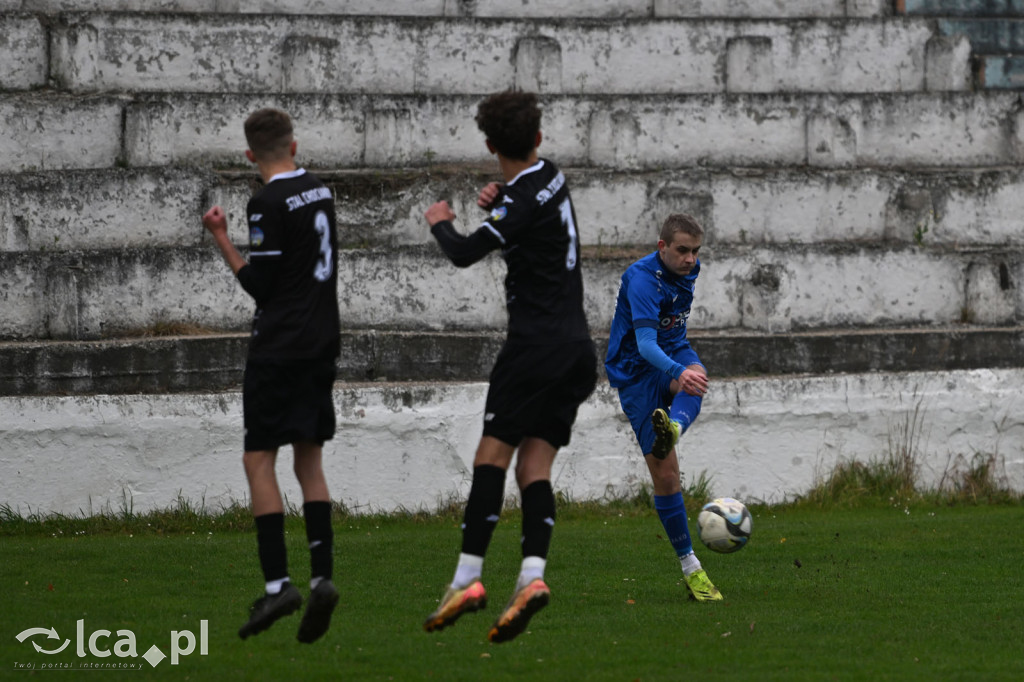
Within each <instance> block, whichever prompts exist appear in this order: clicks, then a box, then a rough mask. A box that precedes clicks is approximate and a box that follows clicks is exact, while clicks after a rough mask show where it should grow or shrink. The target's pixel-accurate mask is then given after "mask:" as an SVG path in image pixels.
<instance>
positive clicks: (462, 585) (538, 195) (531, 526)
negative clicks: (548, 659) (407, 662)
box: [424, 90, 597, 642]
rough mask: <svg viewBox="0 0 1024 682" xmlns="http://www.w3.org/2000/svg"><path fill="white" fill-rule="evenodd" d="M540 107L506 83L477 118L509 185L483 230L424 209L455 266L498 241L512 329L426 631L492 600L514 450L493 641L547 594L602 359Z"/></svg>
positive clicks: (493, 201)
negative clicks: (574, 444)
mask: <svg viewBox="0 0 1024 682" xmlns="http://www.w3.org/2000/svg"><path fill="white" fill-rule="evenodd" d="M540 119H541V111H540V109H539V107H538V106H537V97H536V96H535V95H533V94H532V93H524V92H516V91H511V90H510V91H506V92H502V93H498V94H496V95H492V96H490V97H488V98H487V99H486V100H484V101H483V102H482V103H481V104H480V106H479V109H478V111H477V115H476V121H477V125H478V126H479V128H480V130H481V131H482V132H483V133H484V135H485V136H486V138H487V148H488V150H490V152H491V153H492V154H496V155H497V157H498V163H499V166H500V167H501V172H502V175H503V177H504V180H505V183H504V184H499V183H490V184H488V185H487V186H485V187H484V188H483V189H482V190H481V191H480V196H479V198H478V199H477V204H478V205H479V206H480V207H481V208H483V209H484V210H486V211H488V212H489V215H488V216H487V218H486V219H485V220H484V221H483V224H482V225H480V227H479V228H477V229H476V231H474V232H472V233H471V234H469V235H465V236H464V235H462V234H460V233H458V232H457V231H456V230H455V228H454V226H453V225H452V222H451V221H452V220H454V219H455V214H454V213H453V212H452V210H451V208H450V207H449V206H448V203H447V202H446V201H440V202H438V203H436V204H434V205H433V206H431V207H430V208H429V209H428V210H427V212H426V214H425V216H426V219H427V222H428V223H429V224H430V231H431V233H432V234H433V235H434V238H435V239H437V242H438V244H439V245H440V246H441V249H442V250H443V251H444V253H445V254H446V255H447V256H448V258H449V259H451V261H452V262H453V263H454V264H455V265H457V266H459V267H467V266H469V265H472V264H473V263H475V262H477V261H479V260H480V259H481V258H483V257H484V256H486V255H487V254H488V253H490V252H491V251H493V250H495V249H501V253H502V257H503V258H504V259H505V263H506V265H507V267H508V274H507V276H506V277H505V290H506V302H507V306H508V337H507V339H506V341H505V345H504V347H503V348H502V349H501V351H500V352H499V353H498V358H497V360H496V361H495V364H494V368H493V369H492V371H491V377H490V387H489V390H488V392H487V401H486V405H485V408H484V429H483V437H482V438H481V439H480V445H479V446H478V447H477V451H476V456H475V457H474V460H473V482H472V485H471V487H470V491H469V499H468V500H467V502H466V509H465V512H464V517H463V527H462V528H463V530H462V552H461V554H460V555H459V561H458V566H457V567H456V570H455V577H454V578H453V580H452V582H451V585H450V586H449V588H448V590H447V592H446V593H445V595H444V597H443V598H442V600H441V603H440V605H439V606H438V608H437V610H436V611H434V613H432V614H430V616H429V617H428V618H427V620H426V622H425V623H424V628H425V629H426V630H427V631H428V632H432V631H434V630H439V629H441V628H444V627H446V626H448V625H451V624H452V623H454V622H455V621H456V620H457V619H458V618H459V617H460V616H461V615H462V614H463V613H468V612H471V611H476V610H478V609H481V608H483V607H484V606H486V604H487V593H486V591H485V590H484V587H483V584H482V583H481V582H480V576H481V574H482V568H483V561H484V555H485V553H486V552H487V546H488V544H489V543H490V540H491V535H492V533H493V531H494V527H495V525H496V524H497V522H498V516H499V514H500V513H501V508H502V498H503V493H504V488H505V473H506V471H507V470H508V468H509V466H510V464H511V462H512V457H513V455H514V454H515V453H516V452H517V450H518V458H517V460H516V469H515V474H516V483H517V484H518V486H519V490H520V492H521V498H522V513H523V529H522V551H523V561H522V568H521V569H520V573H519V577H518V580H517V582H516V586H515V590H514V593H513V595H512V598H511V599H510V600H509V602H508V605H507V606H506V607H505V610H504V611H503V612H502V613H501V614H500V615H499V616H498V619H497V620H496V621H495V622H494V625H493V626H491V629H490V631H489V632H488V635H487V636H488V639H489V640H490V641H492V642H504V641H508V640H510V639H512V638H514V637H516V636H517V635H518V634H520V633H521V632H522V631H523V630H524V629H525V628H526V625H527V623H528V622H529V620H530V617H531V616H532V615H533V614H534V613H536V612H537V611H538V610H539V609H541V608H543V607H544V606H545V605H547V603H548V600H549V599H550V590H549V589H548V586H547V585H546V584H545V582H544V567H545V564H546V562H547V555H548V546H549V545H550V542H551V534H552V530H553V527H554V524H555V495H554V491H553V490H552V487H551V465H552V463H553V461H554V459H555V454H556V453H557V451H558V448H560V447H562V446H564V445H567V444H568V443H569V436H570V432H571V430H572V425H573V422H575V420H576V411H577V409H578V408H579V406H580V404H581V403H582V402H583V401H584V400H586V398H587V396H589V395H590V393H591V391H593V389H594V385H595V383H596V380H597V369H596V366H597V356H596V353H595V350H594V343H593V341H592V340H591V338H590V332H589V330H588V327H587V318H586V315H585V313H584V310H583V279H582V276H581V274H580V246H579V237H578V234H577V230H576V215H575V213H574V211H573V206H572V200H571V199H570V197H569V189H568V187H567V186H566V183H565V176H564V175H562V173H561V171H559V170H558V168H557V167H556V166H555V164H553V163H551V161H548V160H547V159H541V158H538V156H537V147H538V145H540V142H541V132H540Z"/></svg>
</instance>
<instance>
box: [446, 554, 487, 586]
mask: <svg viewBox="0 0 1024 682" xmlns="http://www.w3.org/2000/svg"><path fill="white" fill-rule="evenodd" d="M483 570H484V558H483V557H482V556H476V555H474V554H459V565H458V566H456V567H455V577H454V578H452V587H454V588H455V589H457V590H461V589H462V588H463V587H469V586H470V585H471V584H472V582H473V581H474V580H480V576H481V575H482V574H483Z"/></svg>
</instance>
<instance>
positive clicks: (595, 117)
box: [0, 91, 1024, 172]
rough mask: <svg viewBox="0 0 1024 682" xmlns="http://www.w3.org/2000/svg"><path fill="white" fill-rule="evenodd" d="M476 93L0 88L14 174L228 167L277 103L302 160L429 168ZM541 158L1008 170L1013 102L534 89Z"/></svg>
mask: <svg viewBox="0 0 1024 682" xmlns="http://www.w3.org/2000/svg"><path fill="white" fill-rule="evenodd" d="M480 99H481V98H480V97H479V96H472V97H470V96H464V95H456V96H450V97H414V96H394V97H366V96H354V95H350V96H331V95H290V96H284V95H282V96H266V95H259V96H257V95H213V94H173V93H171V94H147V95H138V96H135V97H114V96H92V97H72V96H69V95H66V94H52V93H30V94H26V93H13V94H12V93H3V94H0V120H3V121H5V122H6V124H7V126H8V128H10V129H12V130H20V131H23V133H22V134H20V135H16V136H7V137H6V138H4V139H3V140H0V155H2V156H3V157H4V158H6V159H8V165H7V169H8V170H9V171H13V172H27V171H32V170H61V169H74V168H112V167H118V166H128V167H148V166H165V165H182V164H197V165H201V166H202V165H211V164H213V165H226V164H237V165H241V164H242V163H243V162H244V157H243V156H242V153H241V150H242V149H243V148H244V139H243V135H242V123H243V122H244V120H245V118H246V117H247V116H248V115H249V114H250V113H251V112H252V111H254V110H256V109H258V108H260V107H262V106H279V107H281V108H284V109H286V110H288V111H289V112H290V113H291V114H292V115H293V117H294V118H295V120H296V124H297V126H298V132H297V139H298V140H299V145H300V147H299V148H300V150H302V153H303V161H304V163H308V164H310V165H311V166H314V167H316V166H323V167H380V168H401V167H429V166H431V165H433V164H437V163H457V164H462V163H487V162H490V161H491V159H490V157H489V154H488V153H487V150H486V148H485V146H484V144H483V141H482V139H481V135H480V132H479V131H478V130H477V128H476V124H475V122H474V120H473V117H474V115H475V111H476V107H477V105H478V103H479V101H480ZM543 106H544V123H543V128H544V133H545V138H544V142H543V143H542V152H543V153H545V154H548V155H550V156H551V157H552V158H554V159H558V160H559V163H560V164H561V165H563V166H567V167H568V166H585V167H596V168H613V169H619V170H664V169H669V168H688V167H693V166H699V167H718V168H721V167H733V166H767V167H793V166H803V165H807V166H810V167H813V168H935V167H944V168H947V169H953V168H964V167H978V166H1007V165H1019V164H1020V162H1021V161H1022V160H1024V111H1022V110H1021V109H1020V107H1019V104H1018V101H1017V96H1016V94H1015V93H1012V92H1000V91H983V92H976V93H944V94H915V95H905V94H899V95H896V94H887V95H886V94H881V95H879V94H875V95H849V96H839V95H770V94H768V95H765V94H746V95H722V94H718V95H680V96H636V97H617V96H609V97H567V96H550V97H544V98H543Z"/></svg>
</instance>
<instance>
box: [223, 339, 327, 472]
mask: <svg viewBox="0 0 1024 682" xmlns="http://www.w3.org/2000/svg"><path fill="white" fill-rule="evenodd" d="M336 376H337V369H336V368H335V365H334V360H333V358H331V359H317V360H289V361H282V362H279V363H265V362H259V361H250V362H247V363H246V365H245V379H244V381H243V387H242V414H243V418H244V421H245V450H246V452H251V451H254V450H276V449H277V448H279V447H281V446H282V445H287V444H289V443H297V442H311V443H317V444H318V445H323V444H324V441H327V440H330V439H331V438H333V437H334V427H335V418H334V397H333V389H334V379H335V377H336Z"/></svg>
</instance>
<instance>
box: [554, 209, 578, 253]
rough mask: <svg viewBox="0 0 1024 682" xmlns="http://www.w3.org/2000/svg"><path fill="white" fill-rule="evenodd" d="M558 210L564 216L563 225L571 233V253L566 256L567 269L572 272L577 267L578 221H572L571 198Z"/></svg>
mask: <svg viewBox="0 0 1024 682" xmlns="http://www.w3.org/2000/svg"><path fill="white" fill-rule="evenodd" d="M558 210H559V211H560V212H561V214H562V225H564V226H565V230H566V232H568V233H569V252H568V253H566V254H565V269H566V270H572V269H573V268H575V267H576V221H575V220H573V219H572V203H570V202H569V197H566V198H565V201H563V202H562V203H561V204H559V205H558Z"/></svg>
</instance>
